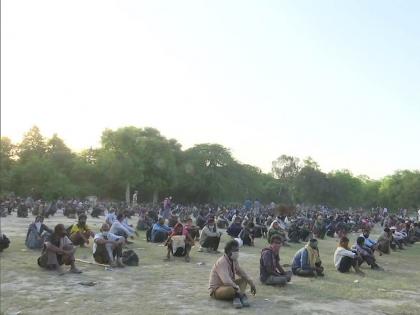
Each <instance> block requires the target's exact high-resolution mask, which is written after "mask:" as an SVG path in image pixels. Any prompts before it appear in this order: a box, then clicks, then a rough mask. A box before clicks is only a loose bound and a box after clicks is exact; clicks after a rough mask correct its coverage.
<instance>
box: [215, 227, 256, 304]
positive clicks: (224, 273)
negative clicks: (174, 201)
mask: <svg viewBox="0 0 420 315" xmlns="http://www.w3.org/2000/svg"><path fill="white" fill-rule="evenodd" d="M213 223H214V222H213ZM238 257H239V244H238V242H237V241H235V240H231V241H229V242H227V243H226V246H225V254H224V255H223V256H222V257H220V258H219V259H217V261H216V263H215V264H214V265H213V268H212V269H211V272H210V278H209V292H210V296H211V297H212V298H214V299H216V300H227V301H232V300H233V306H234V307H235V308H242V307H243V306H245V307H247V306H249V302H248V298H247V296H246V294H245V290H246V286H247V285H249V286H250V287H251V293H252V294H253V295H255V293H256V292H257V290H256V288H255V285H254V282H253V281H252V280H251V278H250V277H249V276H248V275H247V274H246V273H245V271H244V270H243V269H242V268H241V267H240V266H239V263H238ZM235 275H238V276H239V277H240V278H237V279H235Z"/></svg>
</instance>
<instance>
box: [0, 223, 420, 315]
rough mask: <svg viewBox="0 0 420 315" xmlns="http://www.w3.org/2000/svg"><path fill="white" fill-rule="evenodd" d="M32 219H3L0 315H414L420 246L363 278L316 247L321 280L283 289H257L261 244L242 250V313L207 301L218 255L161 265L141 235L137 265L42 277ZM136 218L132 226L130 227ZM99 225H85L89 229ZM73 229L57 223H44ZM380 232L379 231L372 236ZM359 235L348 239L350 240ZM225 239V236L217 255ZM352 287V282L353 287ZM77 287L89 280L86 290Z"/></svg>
mask: <svg viewBox="0 0 420 315" xmlns="http://www.w3.org/2000/svg"><path fill="white" fill-rule="evenodd" d="M32 220H33V218H32V217H31V218H27V219H23V218H16V217H15V215H13V216H9V217H6V218H2V220H1V226H2V231H3V233H5V234H6V235H7V236H8V237H9V238H10V239H11V241H12V243H11V246H10V248H8V249H7V250H5V251H4V252H3V253H1V254H0V255H1V256H0V264H1V306H0V307H1V308H0V309H1V314H58V313H60V314H81V313H84V314H211V313H212V314H236V313H238V312H240V313H243V314H323V315H325V314H339V313H340V314H352V315H356V314H363V315H366V314H399V315H400V314H420V244H415V245H414V246H412V247H410V248H409V249H407V250H404V251H400V252H395V253H392V254H391V255H387V256H382V257H378V263H379V265H381V266H383V267H384V268H385V272H377V271H371V270H370V269H368V268H367V266H365V267H364V270H365V271H366V274H367V275H366V277H365V278H361V277H359V276H356V275H355V274H339V273H338V272H336V271H335V269H334V266H333V261H332V259H333V258H332V257H333V253H334V250H335V247H336V242H337V240H335V239H331V238H326V239H325V240H321V241H320V250H321V258H322V260H323V263H324V266H325V268H326V270H325V271H326V272H325V273H326V276H325V277H324V278H321V279H305V278H297V277H294V278H293V279H292V282H291V283H290V284H288V285H287V286H285V287H267V286H263V285H260V283H259V280H258V275H259V255H260V251H261V249H262V248H263V247H264V246H265V240H264V239H259V240H257V241H256V246H255V247H253V248H242V249H241V254H240V263H241V265H242V266H243V267H244V269H245V270H247V271H248V273H249V274H250V275H251V276H252V277H253V278H254V279H255V282H256V283H257V284H258V285H257V295H256V296H255V297H250V302H251V307H250V308H248V309H242V310H240V311H237V310H234V309H232V307H231V305H230V304H229V303H227V302H219V301H214V300H213V299H211V298H210V297H209V295H208V293H207V286H208V276H209V271H210V268H211V267H212V264H213V263H214V262H215V260H216V259H217V257H218V256H217V255H212V254H207V253H198V252H197V247H195V248H193V250H192V255H191V257H192V259H191V262H190V263H185V262H184V261H183V260H182V259H177V260H173V261H170V262H164V261H163V258H164V255H165V249H164V248H163V247H161V246H158V245H156V244H150V243H147V242H146V241H145V235H144V233H142V234H140V237H139V238H137V239H135V241H134V244H132V245H130V246H129V248H131V249H133V250H134V251H136V252H137V254H138V255H139V257H140V266H138V267H127V268H124V269H114V270H113V271H107V270H104V268H103V267H98V266H94V265H87V264H81V263H79V264H78V267H79V268H81V269H82V270H83V274H81V275H75V274H65V275H63V276H58V275H57V274H56V273H54V272H47V271H43V270H41V269H40V268H39V267H38V266H37V264H36V259H37V257H38V256H39V252H37V251H31V250H26V248H25V245H24V239H25V234H26V229H27V226H28V224H29V223H30V222H31V221H32ZM134 220H135V219H133V220H132V223H133V224H135V221H134ZM102 221H103V217H101V218H100V219H92V218H88V224H90V225H91V226H92V227H93V228H94V230H96V231H97V230H99V226H100V224H101V223H102ZM59 222H60V223H64V224H65V225H69V224H71V223H73V222H74V220H70V219H67V218H64V217H62V216H56V217H52V218H50V219H47V220H45V223H46V224H47V225H49V226H50V227H53V226H54V225H55V224H57V223H59ZM378 232H379V227H378V228H377V229H376V233H378ZM356 236H357V235H351V240H352V241H354V240H355V238H356ZM228 239H229V238H228V237H227V236H226V235H224V236H223V243H222V244H221V246H220V249H223V246H224V242H226V241H227V240H228ZM302 245H303V244H293V245H292V246H291V247H284V248H282V249H281V263H283V264H286V263H287V264H290V262H291V259H292V257H293V255H294V253H295V252H296V250H297V249H299V248H300V247H301V246H302ZM76 257H77V258H81V259H85V260H90V261H93V259H92V255H91V248H90V247H88V248H81V249H78V250H77V252H76ZM355 280H358V281H355ZM81 281H95V282H97V285H96V286H92V287H87V286H82V285H80V284H79V282H81Z"/></svg>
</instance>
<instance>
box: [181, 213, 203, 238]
mask: <svg viewBox="0 0 420 315" xmlns="http://www.w3.org/2000/svg"><path fill="white" fill-rule="evenodd" d="M184 230H186V232H187V233H188V234H190V236H191V238H192V239H193V240H199V238H200V230H199V228H198V226H195V225H193V220H192V219H191V218H187V220H185V224H184ZM184 233H185V232H184Z"/></svg>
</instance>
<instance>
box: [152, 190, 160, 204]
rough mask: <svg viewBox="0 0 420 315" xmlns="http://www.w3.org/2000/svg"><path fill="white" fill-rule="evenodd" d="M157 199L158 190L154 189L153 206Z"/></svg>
mask: <svg viewBox="0 0 420 315" xmlns="http://www.w3.org/2000/svg"><path fill="white" fill-rule="evenodd" d="M158 198H159V192H158V190H157V189H155V190H154V191H153V204H154V205H155V204H157V202H158Z"/></svg>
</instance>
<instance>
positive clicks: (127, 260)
mask: <svg viewBox="0 0 420 315" xmlns="http://www.w3.org/2000/svg"><path fill="white" fill-rule="evenodd" d="M122 262H123V264H125V265H127V266H138V265H139V256H137V254H136V253H135V252H134V251H133V250H132V249H129V250H126V251H124V252H123V253H122Z"/></svg>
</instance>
